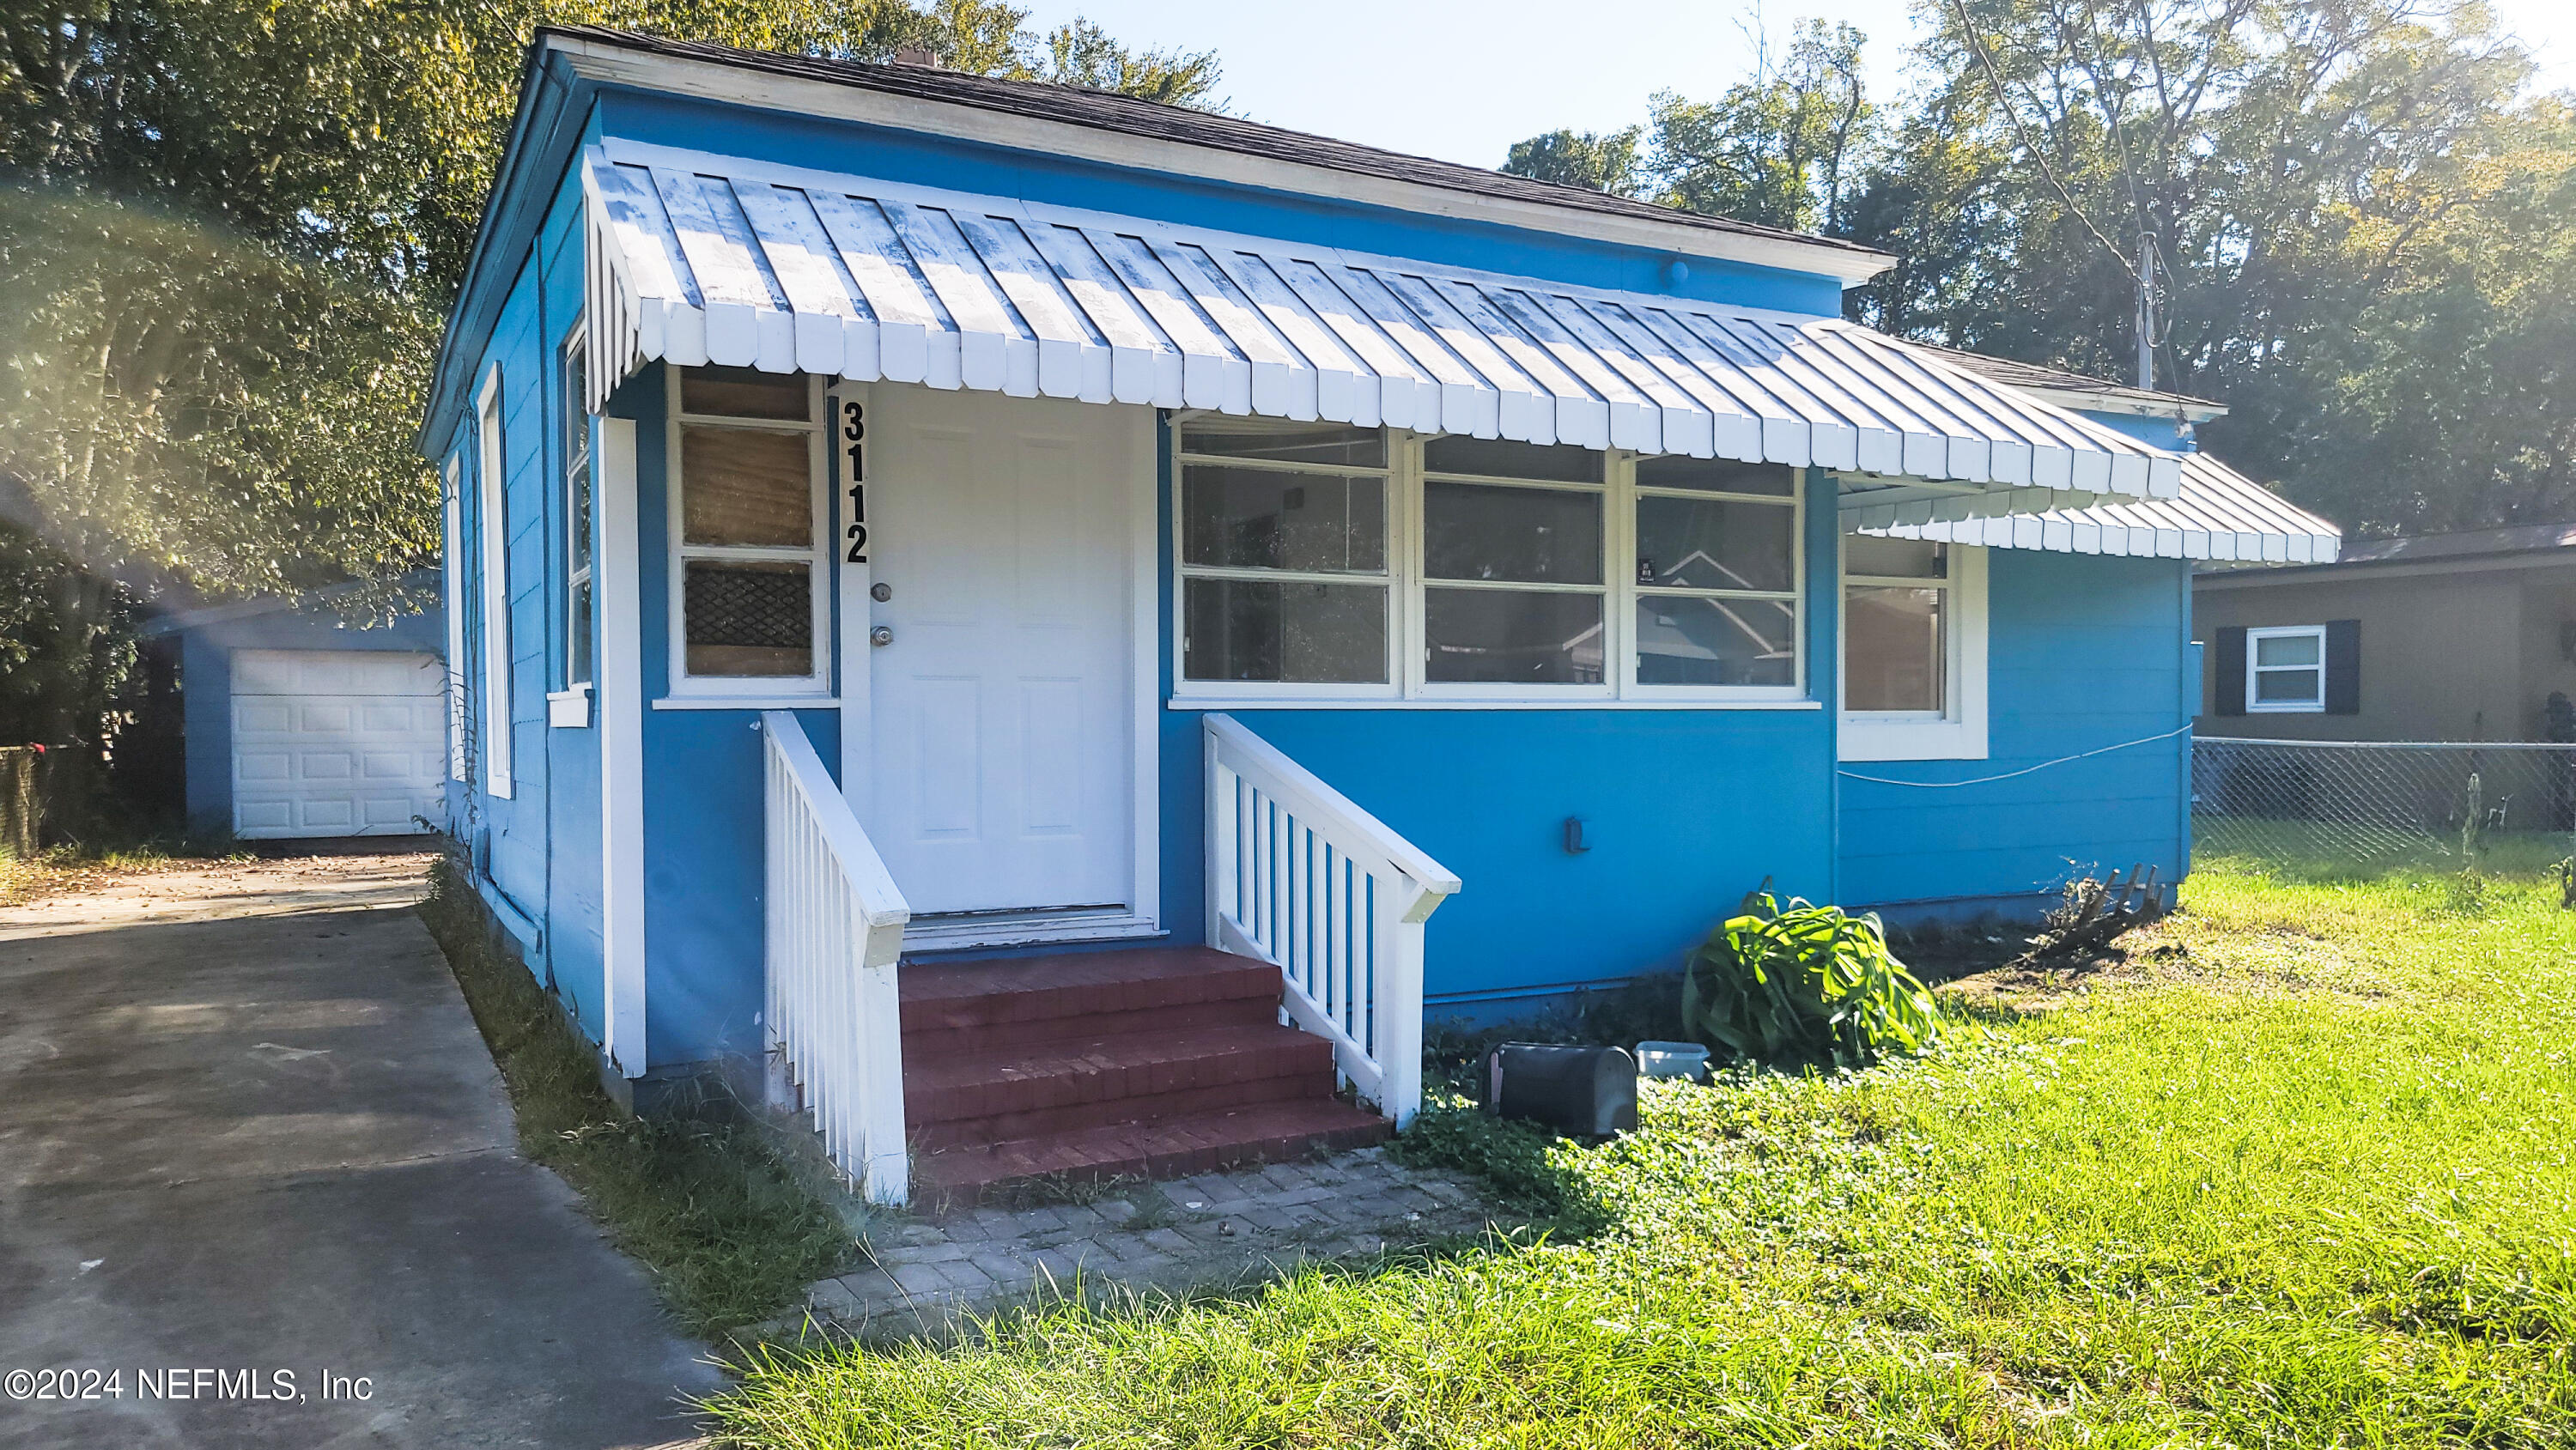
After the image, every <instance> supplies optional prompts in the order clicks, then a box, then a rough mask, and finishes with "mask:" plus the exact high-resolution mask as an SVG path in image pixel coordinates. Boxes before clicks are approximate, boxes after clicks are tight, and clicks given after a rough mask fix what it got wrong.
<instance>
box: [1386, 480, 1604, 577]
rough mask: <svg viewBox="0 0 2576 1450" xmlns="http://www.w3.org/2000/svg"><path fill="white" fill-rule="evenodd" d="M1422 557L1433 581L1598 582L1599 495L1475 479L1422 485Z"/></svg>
mask: <svg viewBox="0 0 2576 1450" xmlns="http://www.w3.org/2000/svg"><path fill="white" fill-rule="evenodd" d="M1422 526H1423V560H1424V565H1425V572H1426V573H1428V574H1429V575H1430V576H1431V577H1432V578H1434V579H1509V580H1512V581H1514V582H1516V583H1527V584H1598V583H1600V582H1601V495H1599V494H1597V493H1569V492H1566V491H1564V490H1561V489H1552V488H1500V487H1493V486H1489V485H1484V484H1474V483H1427V484H1424V485H1423V486H1422Z"/></svg>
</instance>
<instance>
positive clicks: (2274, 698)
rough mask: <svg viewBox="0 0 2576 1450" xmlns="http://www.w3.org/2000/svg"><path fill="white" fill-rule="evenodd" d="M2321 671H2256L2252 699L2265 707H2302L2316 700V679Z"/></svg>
mask: <svg viewBox="0 0 2576 1450" xmlns="http://www.w3.org/2000/svg"><path fill="white" fill-rule="evenodd" d="M2322 673H2323V671H2320V670H2316V669H2313V668H2312V669H2304V670H2258V671H2256V672H2255V675H2254V698H2255V699H2257V700H2260V701H2262V702H2263V703H2264V704H2267V705H2303V704H2308V703H2310V702H2313V701H2314V700H2316V699H2317V698H2318V693H2317V677H2318V676H2319V675H2320V674H2322Z"/></svg>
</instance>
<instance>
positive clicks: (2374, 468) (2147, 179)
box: [1507, 0, 2576, 532]
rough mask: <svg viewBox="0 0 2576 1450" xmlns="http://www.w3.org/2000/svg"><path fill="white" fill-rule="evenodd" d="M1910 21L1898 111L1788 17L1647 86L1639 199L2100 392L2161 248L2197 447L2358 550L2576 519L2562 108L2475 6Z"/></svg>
mask: <svg viewBox="0 0 2576 1450" xmlns="http://www.w3.org/2000/svg"><path fill="white" fill-rule="evenodd" d="M1925 14H1926V16H1927V18H1928V19H1929V20H1930V21H1931V22H1932V26H1931V33H1930V34H1929V35H1928V36H1927V37H1926V38H1925V39H1924V41H1923V42H1922V43H1921V44H1920V45H1919V46H1918V47H1917V49H1916V52H1915V53H1914V55H1913V57H1912V67H1913V72H1914V75H1915V77H1916V79H1917V82H1918V85H1917V88H1916V90H1915V91H1914V92H1913V93H1912V94H1911V95H1910V96H1909V97H1908V100H1907V103H1906V104H1905V105H1904V106H1903V107H1902V108H1901V109H1900V111H1899V112H1898V113H1897V114H1895V115H1893V116H1881V115H1878V114H1877V113H1875V112H1874V111H1873V110H1872V108H1871V107H1870V106H1869V104H1868V100H1867V97H1866V96H1865V95H1863V93H1862V92H1861V89H1860V85H1859V81H1858V74H1859V72H1858V66H1857V61H1858V52H1859V47H1860V43H1861V42H1860V38H1859V37H1858V36H1857V35H1856V34H1853V33H1850V32H1848V31H1847V30H1846V31H1841V32H1836V33H1834V34H1832V35H1827V34H1825V33H1823V32H1822V31H1820V30H1818V29H1817V28H1815V27H1812V26H1810V27H1807V28H1805V29H1803V30H1802V31H1801V33H1800V40H1799V43H1798V45H1796V46H1793V47H1792V49H1791V51H1790V53H1789V54H1788V56H1787V57H1785V58H1784V62H1783V64H1782V65H1780V66H1779V67H1778V68H1777V69H1776V70H1775V69H1773V68H1771V67H1770V65H1769V62H1768V60H1767V58H1761V56H1760V54H1759V48H1757V63H1756V67H1755V73H1754V75H1753V77H1752V78H1751V79H1749V80H1747V81H1746V82H1744V83H1742V84H1740V85H1737V86H1735V87H1732V88H1730V89H1729V90H1728V91H1726V92H1725V93H1724V94H1723V95H1722V96H1721V97H1720V98H1719V99H1718V100H1717V101H1715V102H1709V103H1699V102H1689V101H1684V100H1682V99H1680V98H1678V97H1674V96H1670V95H1661V96H1657V97H1654V98H1653V100H1652V103H1651V104H1652V123H1651V134H1652V141H1651V143H1650V144H1649V146H1648V160H1647V162H1646V163H1645V164H1644V166H1643V168H1642V170H1643V171H1644V173H1645V174H1646V175H1647V176H1648V177H1649V178H1650V180H1649V182H1648V183H1647V184H1645V185H1642V186H1640V187H1639V188H1638V192H1639V194H1644V195H1651V196H1654V197H1656V198H1657V199H1660V200H1662V201H1665V202H1666V203H1668V204H1671V205H1676V206H1683V207H1689V208H1692V209H1696V210H1705V211H1713V212H1722V213H1725V214H1729V215H1734V216H1738V217H1743V218H1745V219H1748V220H1755V221H1763V222H1769V223H1772V224H1774V225H1781V226H1790V227H1797V228H1804V229H1812V230H1818V231H1822V232H1825V233H1827V234H1829V235H1834V236H1840V237H1847V238H1851V239H1854V240H1858V241H1864V242H1868V243H1871V244H1873V245H1877V246H1880V247H1882V248H1885V249H1886V250H1888V251H1889V252H1891V253H1893V254H1895V256H1896V257H1897V258H1898V261H1897V263H1896V265H1895V266H1894V267H1893V268H1891V269H1890V270H1889V271H1888V272H1887V273H1886V274H1884V275H1883V276H1882V277H1880V278H1879V279H1877V280H1876V281H1874V282H1872V283H1871V284H1870V285H1868V286H1866V287H1863V288H1858V289H1855V290H1854V291H1853V292H1851V293H1850V294H1849V310H1850V313H1851V315H1853V316H1854V317H1856V318H1858V319H1860V320H1862V321H1866V322H1868V323H1870V324H1871V325H1873V326H1876V327H1880V328H1882V329H1884V330H1887V331H1890V332H1895V333H1899V334H1903V335H1908V336H1915V337H1922V338H1926V339H1929V340H1933V341H1938V342H1942V343H1946V344H1949V345H1951V346H1956V347H1964V348H1969V349H1973V350H1976V351H1982V352H1989V353H1995V354H1999V355H2002V356H2007V357H2015V358H2021V359H2024V360H2027V361H2031V362H2037V363H2045V364H2051V365H2055V366H2061V367H2069V368H2073V369H2075V370H2077V371H2081V372H2086V373H2091V374H2095V375H2097V376H2107V377H2114V378H2122V379H2126V378H2128V377H2129V376H2130V375H2131V374H2132V372H2133V369H2134V366H2135V364H2134V358H2135V354H2136V346H2137V337H2138V325H2139V323H2138V316H2139V308H2138V293H2139V285H2140V274H2141V272H2142V271H2143V270H2144V268H2143V267H2142V266H2141V264H2140V261H2139V258H2140V254H2141V252H2142V250H2144V251H2152V252H2153V254H2154V256H2155V260H2156V265H2155V269H2154V270H2155V273H2156V276H2157V284H2158V285H2157V299H2158V303H2159V307H2158V325H2157V327H2156V328H2155V331H2154V335H2153V336H2152V338H2151V339H2150V340H2151V342H2152V344H2153V347H2154V353H2155V360H2156V381H2157V385H2158V386H2160V387H2164V388H2169V389H2172V390H2175V391H2179V392H2186V393H2197V394H2202V395H2206V396H2211V397H2216V398H2219V399H2222V400H2224V401H2226V402H2227V403H2229V404H2230V406H2231V408H2232V410H2233V411H2232V412H2231V414H2230V416H2229V417H2227V418H2225V419H2223V420H2221V421H2219V422H2217V423H2215V424H2212V425H2211V426H2209V427H2208V428H2207V429H2206V430H2205V431H2204V435H2203V441H2204V443H2205V445H2206V446H2208V447H2210V448H2212V449H2213V450H2214V451H2217V452H2220V453H2222V454H2224V455H2226V456H2227V457H2229V458H2230V459H2231V460H2232V461H2234V462H2235V463H2237V464H2238V465H2240V466H2242V467H2245V468H2247V469H2248V470H2249V471H2251V472H2254V473H2256V474H2257V475H2258V476H2263V477H2270V478H2278V479H2280V480H2282V483H2283V487H2284V489H2285V491H2287V492H2288V493H2290V494H2291V495H2292V496H2293V497H2295V498H2298V499H2300V500H2301V501H2303V502H2306V503H2309V504H2311V505H2313V506H2316V507H2318V508H2320V509H2322V510H2323V511H2325V512H2326V513H2328V514H2329V515H2331V516H2333V517H2335V518H2336V519H2338V520H2339V521H2341V522H2342V523H2344V524H2345V525H2346V526H2347V527H2349V528H2354V529H2357V530H2359V531H2362V532H2382V531H2389V530H2397V529H2405V530H2422V529H2438V528H2458V527H2474V526H2478V525H2481V524H2488V523H2500V522H2511V521H2519V520H2528V519H2544V518H2563V517H2567V516H2568V515H2570V514H2571V513H2576V349H2571V347H2570V346H2569V344H2570V341H2571V332H2570V330H2571V327H2572V326H2576V324H2571V321H2570V320H2569V318H2568V316H2567V309H2566V308H2565V306H2564V305H2563V300H2562V299H2564V298H2566V297H2568V296H2570V295H2576V256H2572V255H2571V251H2572V250H2576V175H2571V167H2576V116H2571V113H2570V109H2569V104H2568V101H2567V99H2566V98H2564V97H2546V96H2535V95H2533V94H2531V76H2532V67H2531V62H2530V59H2529V57H2528V56H2527V55H2526V54H2525V53H2524V52H2523V51H2522V49H2521V48H2520V47H2519V46H2518V45H2516V44H2514V43H2513V42H2511V41H2510V40H2508V39H2505V38H2503V37H2501V36H2500V35H2498V34H2497V33H2496V31H2495V30H2494V27H2493V23H2492V20H2491V19H2490V17H2489V16H2488V15H2487V13H2486V12H2485V10H2484V9H2483V8H2482V7H2480V6H2478V5H2476V4H2464V5H2460V6H2457V7H2456V8H2454V7H2450V6H2441V7H2439V8H2436V7H2434V6H2432V5H2430V4H2422V3H2417V0H2305V3H2300V4H2295V5H2284V4H2277V3H2271V0H2121V3H2119V4H2109V3H2103V0H1932V3H1931V4H1930V5H1929V6H1928V7H1927V9H1926V11H1925ZM1546 139H1547V138H1540V140H1541V141H1544V140H1546ZM1545 154H1546V152H1545V150H1544V148H1541V147H1540V146H1539V143H1538V142H1535V141H1534V142H1528V143H1523V145H1522V146H1520V147H1515V148H1514V149H1513V153H1512V158H1511V161H1510V162H1508V163H1507V169H1513V170H1522V171H1525V172H1528V171H1530V164H1533V163H1535V162H1536V161H1538V160H1540V159H1542V158H1543V157H1544V156H1545ZM1532 174H1534V173H1532Z"/></svg>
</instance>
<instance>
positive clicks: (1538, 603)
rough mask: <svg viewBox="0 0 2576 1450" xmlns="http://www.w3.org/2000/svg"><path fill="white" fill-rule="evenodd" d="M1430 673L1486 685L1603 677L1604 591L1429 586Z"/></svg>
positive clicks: (1425, 612) (1425, 602)
mask: <svg viewBox="0 0 2576 1450" xmlns="http://www.w3.org/2000/svg"><path fill="white" fill-rule="evenodd" d="M1422 616H1423V625H1424V633H1425V634H1426V636H1427V637H1428V643H1429V656H1430V659H1429V668H1428V677H1429V678H1431V679H1434V680H1472V681H1476V682H1480V683H1486V684H1520V685H1596V684H1599V683H1600V682H1601V596H1600V595H1598V594H1532V593H1525V592H1522V591H1519V590H1511V589H1427V590H1424V591H1423V597H1422Z"/></svg>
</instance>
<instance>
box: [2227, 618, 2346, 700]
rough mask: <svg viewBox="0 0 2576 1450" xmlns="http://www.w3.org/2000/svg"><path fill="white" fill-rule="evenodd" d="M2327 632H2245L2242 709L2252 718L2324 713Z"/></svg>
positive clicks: (2318, 628) (2309, 628)
mask: <svg viewBox="0 0 2576 1450" xmlns="http://www.w3.org/2000/svg"><path fill="white" fill-rule="evenodd" d="M2325 708H2326V627H2325V626H2324V625H2322V624H2300V625H2289V626H2285V627H2280V628H2273V629H2249V630H2247V631H2245V709H2246V711H2247V712H2248V713H2251V714H2276V715H2280V714H2310V715H2315V714H2323V713H2324V711H2325Z"/></svg>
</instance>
